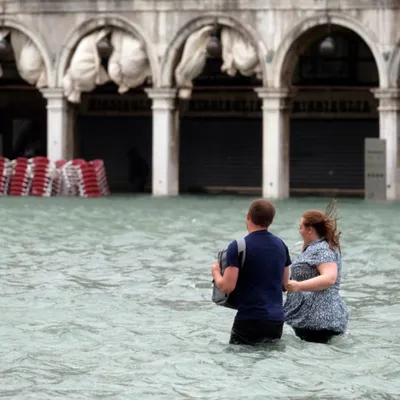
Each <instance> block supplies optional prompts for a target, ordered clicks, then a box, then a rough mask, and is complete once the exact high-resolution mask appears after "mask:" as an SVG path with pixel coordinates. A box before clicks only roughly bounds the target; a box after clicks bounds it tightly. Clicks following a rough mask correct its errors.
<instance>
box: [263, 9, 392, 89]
mask: <svg viewBox="0 0 400 400" xmlns="http://www.w3.org/2000/svg"><path fill="white" fill-rule="evenodd" d="M329 23H330V24H331V25H337V26H339V27H342V28H347V29H348V30H350V31H352V32H354V33H355V34H357V35H358V36H359V37H360V38H361V39H362V40H363V41H364V42H365V43H366V45H367V46H368V47H369V49H370V50H371V53H372V55H373V56H374V59H375V63H376V66H377V70H378V76H379V86H380V87H387V86H388V82H389V79H388V73H387V67H386V63H385V60H384V58H383V56H382V55H381V53H380V51H379V49H378V46H377V42H378V38H377V37H376V36H375V35H374V33H373V32H371V31H369V30H368V29H367V28H365V27H364V26H363V25H361V24H360V23H358V22H357V21H356V20H354V19H353V18H350V17H349V16H346V15H343V14H337V13H329ZM327 24H328V21H327V18H326V16H325V15H323V14H321V15H318V16H313V17H308V18H305V19H304V20H303V21H301V22H300V23H298V24H297V25H296V26H295V27H294V28H293V29H292V30H291V31H290V32H289V33H288V34H286V36H285V37H284V39H283V40H282V42H281V44H280V46H279V48H278V50H277V52H276V54H275V56H274V58H273V62H272V64H273V65H272V74H271V75H270V79H269V82H268V83H269V85H270V86H272V87H276V88H278V87H281V86H287V84H288V81H290V79H291V78H292V75H293V72H294V68H295V65H296V64H297V56H298V53H299V47H300V46H301V43H300V42H303V43H304V41H305V42H307V34H308V33H309V32H312V31H313V30H314V29H316V28H322V27H324V26H327ZM302 39H303V40H302ZM311 40H312V39H311ZM314 40H315V38H314ZM306 45H307V44H306Z"/></svg>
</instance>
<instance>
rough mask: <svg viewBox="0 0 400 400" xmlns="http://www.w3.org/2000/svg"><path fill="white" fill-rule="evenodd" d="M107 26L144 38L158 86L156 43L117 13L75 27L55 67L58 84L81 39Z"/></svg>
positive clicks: (139, 28) (155, 83) (154, 84)
mask: <svg viewBox="0 0 400 400" xmlns="http://www.w3.org/2000/svg"><path fill="white" fill-rule="evenodd" d="M106 26H109V27H114V28H119V29H122V30H124V31H126V32H129V33H131V34H132V35H134V36H135V37H137V38H138V39H141V40H143V42H144V43H145V47H146V51H147V56H148V58H149V62H150V68H151V74H152V80H153V86H157V78H158V75H159V73H158V71H159V64H158V58H157V51H156V46H155V44H154V43H153V42H152V41H151V40H150V38H149V37H148V35H147V34H146V33H145V30H144V29H142V28H141V27H139V26H138V25H137V24H135V23H132V22H131V21H129V20H127V19H125V18H123V17H121V16H116V15H107V16H99V17H95V18H90V19H88V20H86V21H84V22H83V23H81V24H80V25H78V26H77V27H75V28H74V29H73V30H72V32H70V34H69V35H68V36H67V40H66V41H65V43H64V44H63V46H62V48H61V51H60V54H59V56H58V57H57V62H56V68H55V70H56V83H57V86H58V87H62V79H63V76H64V74H65V71H66V70H67V68H68V63H69V61H70V59H71V56H72V52H73V50H74V49H75V48H76V46H77V44H78V43H79V41H80V40H81V39H82V38H83V37H85V36H87V35H88V34H89V33H91V32H93V31H95V30H96V29H101V28H104V27H106Z"/></svg>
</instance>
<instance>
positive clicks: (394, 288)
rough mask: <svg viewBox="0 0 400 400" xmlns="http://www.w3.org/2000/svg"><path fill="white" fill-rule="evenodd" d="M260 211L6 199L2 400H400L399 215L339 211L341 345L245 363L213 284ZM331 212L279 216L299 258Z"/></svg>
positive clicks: (346, 203)
mask: <svg viewBox="0 0 400 400" xmlns="http://www.w3.org/2000/svg"><path fill="white" fill-rule="evenodd" d="M250 200H251V199H249V198H241V197H228V196H227V197H220V198H218V197H215V198H211V197H185V196H182V197H180V198H176V199H156V198H149V197H147V196H137V197H131V198H127V197H111V198H108V199H95V200H93V201H92V200H88V199H86V200H85V199H72V198H71V199H68V198H67V199H62V198H60V199H53V198H50V199H34V198H3V199H2V205H3V207H2V208H1V210H0V213H2V217H3V220H4V221H5V222H6V223H5V224H3V229H2V232H3V252H2V256H3V264H2V268H1V269H0V289H1V293H2V296H1V301H0V312H1V322H2V324H1V328H0V359H1V363H0V398H7V399H41V400H47V399H54V398H56V399H60V400H63V399H68V400H74V399H85V400H88V399H113V400H114V399H116V400H118V399H132V398H138V399H147V398H148V399H168V400H169V399H174V400H175V399H207V400H208V399H218V400H222V399H314V398H316V399H395V398H400V397H399V393H400V344H399V326H400V284H399V281H398V279H396V277H397V275H398V273H397V272H398V268H399V261H400V227H399V225H398V224H397V225H396V224H393V216H394V215H396V213H397V212H399V208H400V207H399V206H398V205H396V204H386V205H385V204H382V203H369V202H364V201H350V200H341V201H340V202H339V213H340V215H341V217H342V219H341V220H340V228H341V229H342V231H343V238H342V243H343V245H342V247H343V258H344V271H343V275H344V276H343V290H342V294H343V296H344V298H345V300H346V303H347V305H348V307H349V310H350V313H351V320H350V325H349V330H348V332H347V333H346V335H344V336H343V337H338V338H335V339H334V340H333V341H332V344H331V345H329V346H326V345H319V344H309V343H305V342H301V341H300V340H298V339H297V338H296V337H295V335H294V333H293V331H292V330H291V329H290V327H288V326H285V327H284V336H283V340H282V342H281V343H279V344H278V345H276V346H272V347H267V348H258V349H248V348H246V347H232V346H230V345H228V340H229V331H230V327H231V324H232V320H233V317H234V312H232V311H231V310H225V309H221V308H218V307H216V306H214V305H213V304H212V303H211V301H210V296H211V279H210V275H209V274H210V266H211V263H212V262H213V260H214V259H215V257H216V255H217V252H218V250H220V249H222V248H224V247H225V246H226V245H227V243H228V242H229V241H230V240H232V239H235V238H238V237H240V236H241V235H243V233H244V215H245V213H246V209H247V207H248V204H249V202H250ZM326 203H327V201H325V200H323V199H317V200H316V199H298V200H294V199H292V200H289V201H282V202H277V204H276V205H277V210H278V212H277V216H276V221H275V223H274V225H273V227H272V231H273V232H274V233H276V234H279V235H280V236H281V237H282V238H283V239H284V240H285V241H286V243H287V244H288V246H289V248H290V251H291V253H292V257H294V256H295V255H296V254H298V253H299V251H300V242H299V237H298V233H297V229H298V220H299V218H300V215H301V213H302V212H303V211H304V210H306V209H309V208H315V207H319V208H322V209H323V208H325V206H326ZM28 221H29V222H28Z"/></svg>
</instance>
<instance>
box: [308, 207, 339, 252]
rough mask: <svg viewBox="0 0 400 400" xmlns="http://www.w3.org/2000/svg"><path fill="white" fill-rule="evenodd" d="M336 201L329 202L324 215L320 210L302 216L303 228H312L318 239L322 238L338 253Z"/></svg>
mask: <svg viewBox="0 0 400 400" xmlns="http://www.w3.org/2000/svg"><path fill="white" fill-rule="evenodd" d="M335 206H336V201H335V200H331V201H330V203H329V204H328V207H327V208H326V211H325V213H323V212H322V211H320V210H310V211H306V212H305V213H304V214H303V219H304V226H307V227H313V228H314V229H315V231H316V232H317V234H318V236H319V237H320V238H324V239H325V240H326V241H327V242H328V243H329V247H330V248H331V249H332V250H333V249H335V248H337V249H338V250H339V251H340V240H339V236H340V233H341V232H338V229H337V220H338V218H337V216H336V209H335Z"/></svg>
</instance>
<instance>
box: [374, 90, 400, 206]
mask: <svg viewBox="0 0 400 400" xmlns="http://www.w3.org/2000/svg"><path fill="white" fill-rule="evenodd" d="M372 92H373V94H374V95H375V97H376V98H377V99H378V100H379V106H378V111H379V137H380V139H385V140H386V183H387V186H386V199H387V200H400V143H399V140H400V139H399V138H400V133H399V128H400V124H399V122H400V119H399V115H400V114H399V110H400V90H399V89H398V88H390V89H374V90H372Z"/></svg>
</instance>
